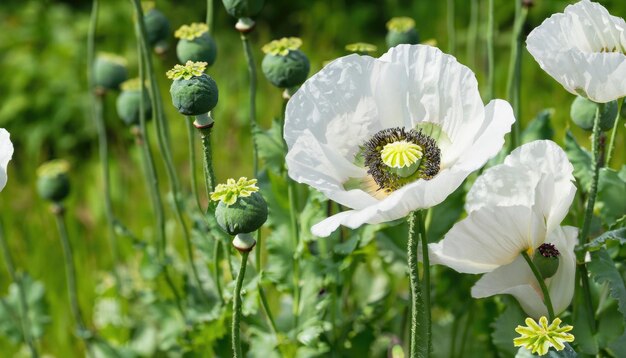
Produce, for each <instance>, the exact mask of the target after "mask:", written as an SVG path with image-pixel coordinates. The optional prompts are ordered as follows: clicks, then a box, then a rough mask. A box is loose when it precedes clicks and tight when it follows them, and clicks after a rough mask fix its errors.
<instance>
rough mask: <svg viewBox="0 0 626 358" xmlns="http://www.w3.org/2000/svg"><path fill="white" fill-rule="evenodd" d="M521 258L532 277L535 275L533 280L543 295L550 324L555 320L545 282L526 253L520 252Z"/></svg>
mask: <svg viewBox="0 0 626 358" xmlns="http://www.w3.org/2000/svg"><path fill="white" fill-rule="evenodd" d="M522 257H523V258H524V260H526V263H527V264H528V266H529V267H530V269H531V270H532V272H533V275H535V278H536V279H537V283H539V287H540V288H541V292H542V293H543V301H544V303H545V305H546V308H547V309H548V319H549V320H550V322H552V320H554V318H555V316H554V308H553V307H554V306H552V300H551V299H550V291H548V287H547V286H546V282H545V281H544V280H543V276H541V272H539V269H538V268H537V266H535V263H534V262H533V260H531V259H530V256H528V253H527V252H526V251H522Z"/></svg>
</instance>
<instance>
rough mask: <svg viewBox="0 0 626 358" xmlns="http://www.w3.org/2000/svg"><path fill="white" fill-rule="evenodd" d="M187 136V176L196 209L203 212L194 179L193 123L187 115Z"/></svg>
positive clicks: (194, 149)
mask: <svg viewBox="0 0 626 358" xmlns="http://www.w3.org/2000/svg"><path fill="white" fill-rule="evenodd" d="M185 123H186V124H187V137H188V140H189V176H190V177H191V193H192V194H193V197H194V198H195V199H196V205H197V206H198V210H199V211H200V212H203V210H202V204H201V202H200V194H199V193H198V180H197V179H196V136H195V134H194V128H193V123H191V119H190V118H189V117H187V118H186V120H185Z"/></svg>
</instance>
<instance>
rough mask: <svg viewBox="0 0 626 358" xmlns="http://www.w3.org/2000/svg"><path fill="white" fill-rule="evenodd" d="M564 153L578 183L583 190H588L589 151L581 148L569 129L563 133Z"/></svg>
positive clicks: (590, 175)
mask: <svg viewBox="0 0 626 358" xmlns="http://www.w3.org/2000/svg"><path fill="white" fill-rule="evenodd" d="M565 153H566V154H567V158H568V159H569V161H570V162H571V163H572V165H573V166H574V177H575V178H576V180H577V181H578V183H580V186H581V189H582V190H583V192H587V190H589V186H590V185H591V179H592V176H593V173H592V172H591V163H592V160H591V153H589V152H588V151H587V150H586V149H584V148H582V147H581V146H580V145H579V144H578V142H576V138H574V136H573V135H572V133H571V132H570V131H567V133H566V134H565Z"/></svg>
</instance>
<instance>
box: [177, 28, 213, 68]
mask: <svg viewBox="0 0 626 358" xmlns="http://www.w3.org/2000/svg"><path fill="white" fill-rule="evenodd" d="M176 56H178V60H179V61H180V62H182V63H185V62H187V61H202V62H206V63H207V64H208V65H209V66H211V65H212V64H213V63H215V58H216V57H217V45H216V44H215V41H214V40H213V38H212V37H211V35H209V34H208V33H204V34H202V36H200V37H197V38H195V39H193V40H185V39H181V40H180V41H178V45H176Z"/></svg>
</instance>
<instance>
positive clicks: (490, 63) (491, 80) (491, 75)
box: [487, 0, 496, 101]
mask: <svg viewBox="0 0 626 358" xmlns="http://www.w3.org/2000/svg"><path fill="white" fill-rule="evenodd" d="M493 2H494V0H489V4H488V7H489V8H488V11H487V13H488V16H487V101H491V100H492V99H494V98H495V88H496V68H495V64H496V61H495V50H494V37H495V36H494V32H495V10H494V5H493Z"/></svg>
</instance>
